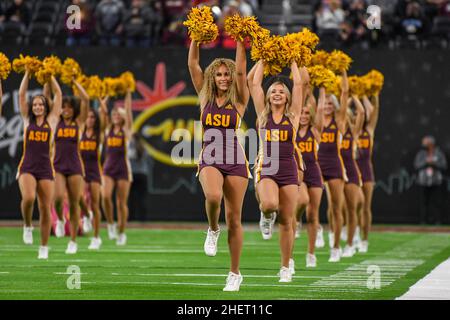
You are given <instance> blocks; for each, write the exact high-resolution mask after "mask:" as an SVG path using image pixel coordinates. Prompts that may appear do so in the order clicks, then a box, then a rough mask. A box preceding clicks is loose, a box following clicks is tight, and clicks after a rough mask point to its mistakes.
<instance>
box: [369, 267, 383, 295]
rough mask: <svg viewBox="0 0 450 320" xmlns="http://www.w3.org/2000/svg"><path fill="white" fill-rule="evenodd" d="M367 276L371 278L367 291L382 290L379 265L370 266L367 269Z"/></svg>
mask: <svg viewBox="0 0 450 320" xmlns="http://www.w3.org/2000/svg"><path fill="white" fill-rule="evenodd" d="M367 274H369V278H368V279H367V289H369V290H373V289H380V288H381V270H380V267H379V266H377V265H370V266H368V267H367Z"/></svg>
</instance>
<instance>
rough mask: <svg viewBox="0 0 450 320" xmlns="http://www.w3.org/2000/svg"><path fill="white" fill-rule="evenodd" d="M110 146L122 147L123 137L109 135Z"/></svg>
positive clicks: (107, 142) (108, 142)
mask: <svg viewBox="0 0 450 320" xmlns="http://www.w3.org/2000/svg"><path fill="white" fill-rule="evenodd" d="M106 144H107V145H108V147H121V146H122V145H123V139H122V138H116V137H109V138H108V139H107V141H106Z"/></svg>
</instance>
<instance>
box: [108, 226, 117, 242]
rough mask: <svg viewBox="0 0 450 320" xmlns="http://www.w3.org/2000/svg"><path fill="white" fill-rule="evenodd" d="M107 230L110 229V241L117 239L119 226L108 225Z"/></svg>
mask: <svg viewBox="0 0 450 320" xmlns="http://www.w3.org/2000/svg"><path fill="white" fill-rule="evenodd" d="M107 229H108V238H109V240H115V239H117V226H116V224H115V223H113V224H108V225H107Z"/></svg>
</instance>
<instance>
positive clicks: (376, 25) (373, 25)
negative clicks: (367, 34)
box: [367, 5, 381, 30]
mask: <svg viewBox="0 0 450 320" xmlns="http://www.w3.org/2000/svg"><path fill="white" fill-rule="evenodd" d="M367 14H368V15H369V17H368V18H367V29H369V30H375V29H376V30H380V29H381V8H380V7H379V6H376V5H370V6H368V7H367Z"/></svg>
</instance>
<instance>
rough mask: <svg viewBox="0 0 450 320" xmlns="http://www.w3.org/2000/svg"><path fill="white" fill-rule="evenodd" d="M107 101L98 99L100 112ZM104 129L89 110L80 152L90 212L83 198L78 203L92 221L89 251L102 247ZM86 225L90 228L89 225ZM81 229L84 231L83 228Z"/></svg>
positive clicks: (101, 121) (100, 121)
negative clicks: (101, 154) (101, 192)
mask: <svg viewBox="0 0 450 320" xmlns="http://www.w3.org/2000/svg"><path fill="white" fill-rule="evenodd" d="M107 101H108V97H106V98H104V99H99V102H100V106H101V107H100V109H101V110H104V109H106V106H107ZM104 129H105V124H104V117H100V116H99V114H98V113H97V111H95V109H92V108H91V109H89V111H88V115H87V119H86V125H85V129H84V131H83V133H82V136H81V141H80V152H81V157H82V159H83V164H84V169H85V177H84V181H85V183H86V185H87V190H88V191H89V195H90V204H91V206H90V207H91V210H88V208H87V205H86V203H85V201H84V199H83V198H82V199H81V201H80V206H81V208H82V209H83V210H84V212H88V213H89V217H85V219H86V221H90V220H91V219H92V218H93V221H94V237H93V238H92V239H91V242H90V244H89V247H88V249H90V250H98V249H100V246H101V245H102V239H101V238H100V235H99V231H100V220H101V213H100V189H101V174H102V173H101V172H102V168H101V163H100V142H101V141H103V132H104ZM87 224H88V225H89V226H91V224H90V223H87ZM83 225H84V226H85V225H86V223H83ZM83 229H85V227H83ZM87 229H89V228H87ZM85 231H86V230H85Z"/></svg>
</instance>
